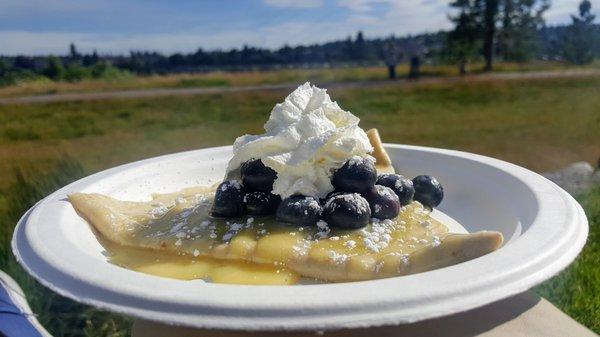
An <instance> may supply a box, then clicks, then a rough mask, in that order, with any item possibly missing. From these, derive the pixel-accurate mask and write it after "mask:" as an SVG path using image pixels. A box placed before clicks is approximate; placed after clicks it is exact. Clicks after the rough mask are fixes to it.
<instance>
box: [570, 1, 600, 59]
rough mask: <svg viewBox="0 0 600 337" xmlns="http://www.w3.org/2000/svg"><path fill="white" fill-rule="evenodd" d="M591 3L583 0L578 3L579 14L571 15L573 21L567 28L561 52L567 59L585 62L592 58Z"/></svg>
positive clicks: (592, 24) (592, 16) (592, 25)
mask: <svg viewBox="0 0 600 337" xmlns="http://www.w3.org/2000/svg"><path fill="white" fill-rule="evenodd" d="M595 18H596V16H595V15H593V14H592V3H591V2H590V1H589V0H583V1H581V3H580V4H579V15H578V16H575V15H571V20H572V21H573V22H572V23H571V25H570V26H569V27H568V28H567V34H566V36H565V41H564V45H563V54H564V57H565V59H566V60H567V61H569V62H571V63H575V64H586V63H590V62H592V60H593V59H594V53H593V47H594V31H593V29H594V19H595Z"/></svg>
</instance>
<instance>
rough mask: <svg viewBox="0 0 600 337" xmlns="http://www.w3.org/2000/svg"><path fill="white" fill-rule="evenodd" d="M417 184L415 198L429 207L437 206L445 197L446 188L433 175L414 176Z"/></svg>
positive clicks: (414, 182) (414, 183)
mask: <svg viewBox="0 0 600 337" xmlns="http://www.w3.org/2000/svg"><path fill="white" fill-rule="evenodd" d="M413 185H414V186H415V200H416V201H418V202H420V203H422V204H423V205H425V206H427V207H431V208H433V207H436V206H437V205H439V204H440V203H441V202H442V199H443V198H444V188H443V187H442V185H441V184H440V182H439V181H437V179H435V178H434V177H432V176H426V175H421V176H416V177H414V178H413Z"/></svg>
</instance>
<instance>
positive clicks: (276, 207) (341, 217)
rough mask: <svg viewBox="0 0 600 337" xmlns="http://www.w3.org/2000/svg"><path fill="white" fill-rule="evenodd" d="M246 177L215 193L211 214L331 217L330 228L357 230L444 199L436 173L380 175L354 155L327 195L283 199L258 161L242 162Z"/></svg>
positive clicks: (303, 219) (305, 221)
mask: <svg viewBox="0 0 600 337" xmlns="http://www.w3.org/2000/svg"><path fill="white" fill-rule="evenodd" d="M241 175H242V182H241V183H240V182H239V181H237V180H227V181H224V182H223V183H221V184H220V185H219V187H218V188H217V192H216V194H215V201H214V204H213V209H212V215H213V216H215V217H236V216H240V215H243V214H249V215H270V214H275V217H276V219H277V220H278V221H281V222H287V223H293V224H297V225H301V226H310V225H315V224H316V223H317V222H318V221H320V220H323V221H325V222H327V224H328V225H329V226H330V227H334V228H341V229H355V228H361V227H364V226H366V225H367V224H368V223H369V221H370V219H371V218H377V219H381V220H383V219H393V218H395V217H397V216H398V214H399V212H400V207H401V206H402V205H408V204H409V203H411V202H412V201H413V199H414V200H417V201H419V202H420V203H422V204H423V205H425V206H427V207H430V208H433V207H435V206H437V205H439V204H440V202H441V201H442V199H443V197H444V189H443V188H442V186H441V185H440V183H439V182H438V181H437V179H435V178H434V177H431V176H427V175H421V176H417V177H415V178H414V179H413V180H409V179H406V178H404V177H403V176H401V175H398V174H382V175H379V176H377V170H376V169H375V165H374V163H373V161H372V160H369V159H366V158H362V157H358V156H355V157H353V158H351V159H350V160H348V161H347V162H346V163H344V165H343V166H342V167H341V168H340V169H338V170H336V171H335V172H334V173H333V177H332V179H331V183H332V185H333V187H334V191H333V192H331V193H329V195H327V197H326V198H325V199H322V200H318V199H316V198H313V197H307V196H302V195H294V196H291V197H289V198H286V199H284V200H281V198H280V197H279V196H277V195H274V194H272V193H271V191H272V189H273V182H274V181H275V179H276V177H277V174H276V172H275V171H273V170H272V169H271V168H269V167H266V166H265V165H264V164H263V163H262V161H260V160H251V161H248V162H246V163H244V164H243V165H242V167H241Z"/></svg>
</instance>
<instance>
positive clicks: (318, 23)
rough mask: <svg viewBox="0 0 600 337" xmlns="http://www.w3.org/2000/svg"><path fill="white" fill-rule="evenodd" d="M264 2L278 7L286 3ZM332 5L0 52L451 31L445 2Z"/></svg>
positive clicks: (22, 33)
mask: <svg viewBox="0 0 600 337" xmlns="http://www.w3.org/2000/svg"><path fill="white" fill-rule="evenodd" d="M1 1H2V0H0V2H1ZM73 1H74V0H73ZM269 1H272V2H273V1H276V2H278V3H279V4H282V3H284V2H287V1H285V0H269ZM313 2H314V1H313ZM342 2H343V4H342ZM70 4H71V2H70V1H68V0H63V4H62V5H61V6H62V7H63V8H70V7H69V5H70ZM338 6H346V7H344V8H353V9H350V10H346V11H347V12H345V13H343V15H341V16H340V19H336V20H327V19H328V17H329V15H328V13H325V12H323V13H321V14H319V15H321V16H322V18H320V19H319V20H314V18H313V20H312V21H308V18H304V17H302V16H300V15H295V16H293V17H290V19H289V20H287V21H285V22H283V23H271V22H268V23H265V22H264V21H263V23H262V24H256V26H252V25H249V26H243V27H238V28H235V27H232V26H231V25H225V24H223V25H222V26H220V27H218V28H217V29H214V30H213V28H214V27H211V28H210V29H211V30H209V28H207V27H206V25H205V26H198V27H190V28H189V29H185V30H183V29H180V30H177V31H173V32H165V31H154V30H153V31H144V32H131V33H121V31H117V32H68V31H52V30H44V31H28V30H26V29H7V30H0V46H2V53H9V54H11V55H15V54H21V53H23V54H48V53H53V54H66V53H67V50H68V46H69V43H71V42H74V43H75V44H76V45H77V47H78V48H79V49H80V50H82V51H84V52H90V51H92V50H94V49H96V50H98V51H99V52H100V53H113V54H121V53H128V52H129V51H130V50H155V51H160V52H163V53H173V52H193V51H195V50H196V49H197V48H199V47H202V48H203V49H209V50H211V49H229V48H240V47H242V46H243V45H244V44H247V45H251V46H257V47H266V48H279V47H281V46H283V45H285V44H288V45H292V46H293V45H299V44H311V43H321V42H326V41H332V40H338V39H343V38H345V37H347V36H348V35H355V34H356V32H357V31H358V30H362V31H363V33H364V34H365V36H367V37H382V36H389V35H390V34H395V35H397V36H399V35H405V34H417V33H421V32H426V31H430V32H431V31H437V30H440V29H448V28H451V23H450V22H449V21H448V19H447V17H446V13H447V12H448V10H449V9H448V5H447V2H446V1H445V0H385V1H384V0H381V1H376V0H344V1H342V0H340V1H339V3H338ZM343 10H344V9H340V11H343ZM575 11H576V5H574V4H573V3H570V2H569V0H555V1H554V3H553V7H552V8H551V9H550V10H549V11H548V12H547V13H546V15H545V17H546V18H547V21H548V22H549V23H550V24H553V23H565V22H569V21H570V20H569V16H568V14H569V13H573V12H575ZM254 22H255V23H256V22H257V21H254Z"/></svg>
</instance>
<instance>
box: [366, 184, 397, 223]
mask: <svg viewBox="0 0 600 337" xmlns="http://www.w3.org/2000/svg"><path fill="white" fill-rule="evenodd" d="M364 197H365V199H367V201H368V202H369V206H370V207H371V216H372V217H374V218H377V219H381V220H383V219H394V218H395V217H397V216H398V214H399V213H400V200H399V199H398V196H397V195H396V193H394V191H393V190H392V189H391V188H389V187H386V186H381V185H375V187H373V189H372V190H370V191H369V192H367V193H365V194H364Z"/></svg>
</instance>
